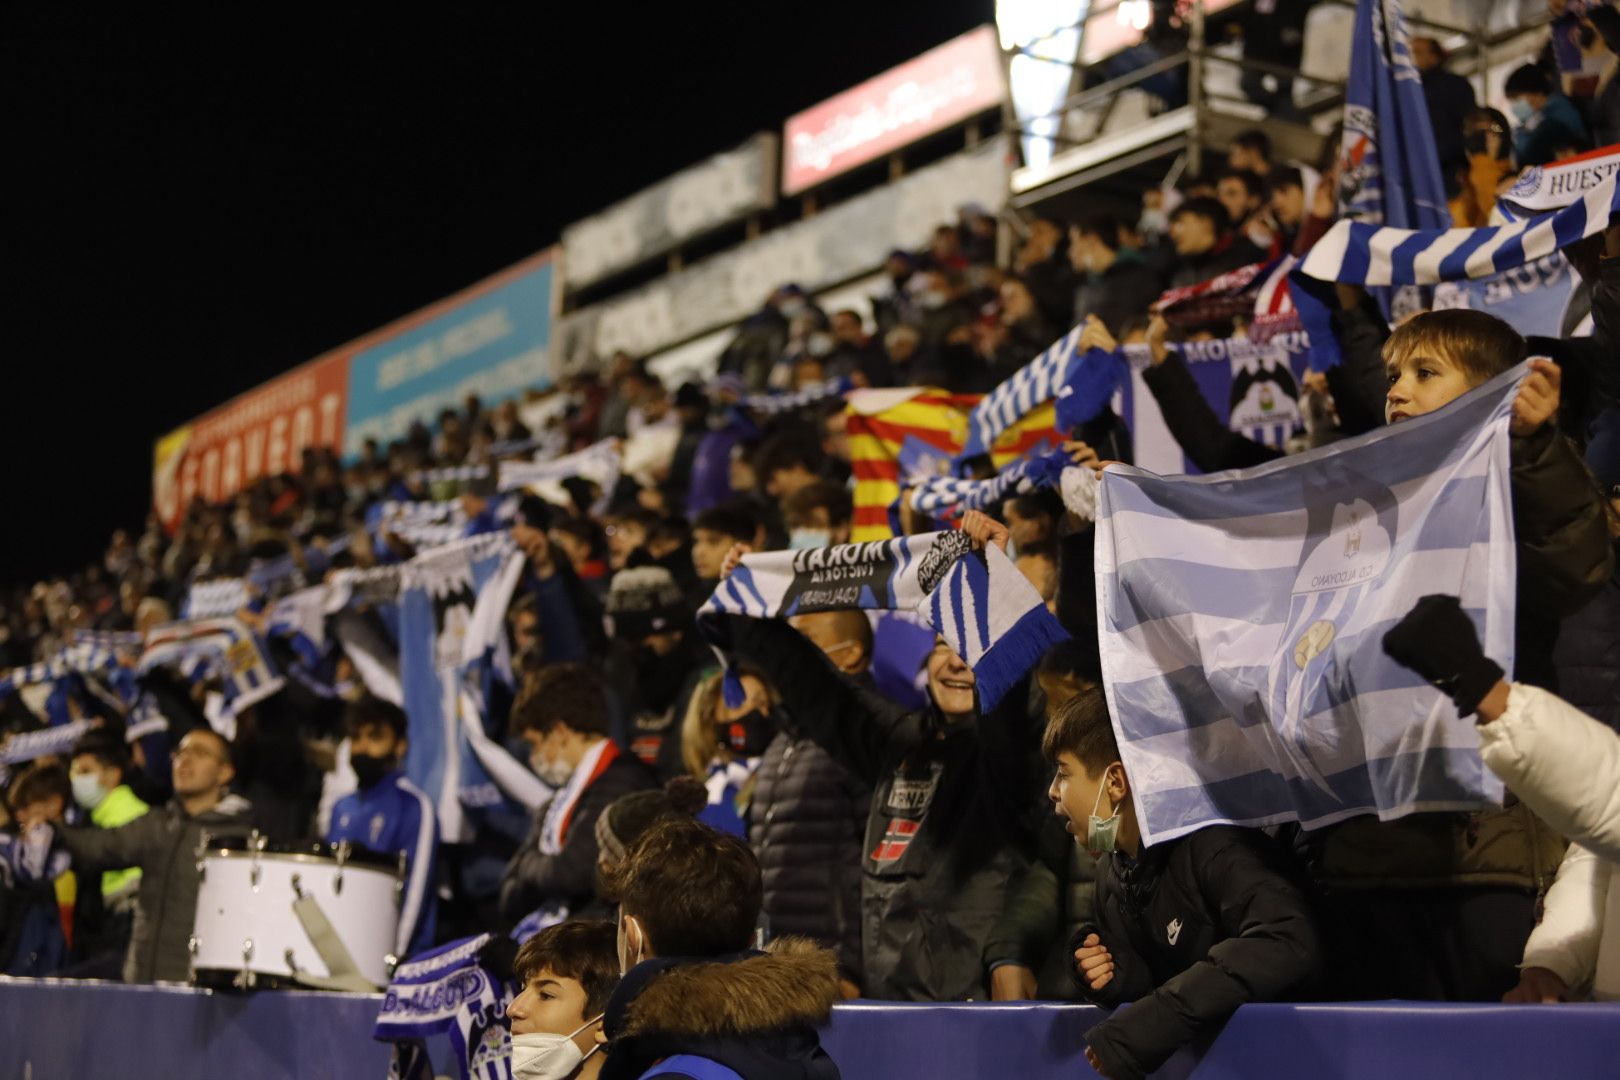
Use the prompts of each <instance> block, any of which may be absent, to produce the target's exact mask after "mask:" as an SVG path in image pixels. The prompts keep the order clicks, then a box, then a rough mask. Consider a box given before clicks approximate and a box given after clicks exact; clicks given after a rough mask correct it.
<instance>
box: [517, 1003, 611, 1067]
mask: <svg viewBox="0 0 1620 1080" xmlns="http://www.w3.org/2000/svg"><path fill="white" fill-rule="evenodd" d="M600 1019H602V1018H601V1017H600V1016H598V1017H596V1018H595V1019H592V1020H587V1021H585V1023H584V1024H582V1025H581V1026H579V1027H577V1028H575V1029H574V1030H573V1032H572V1033H571V1034H568V1035H555V1034H552V1033H551V1032H549V1031H537V1032H534V1033H532V1034H528V1035H514V1036H512V1078H513V1080H565V1078H566V1077H569V1076H572V1075H574V1071H575V1070H576V1069H578V1068H579V1067H580V1066H581V1065H583V1064H585V1059H586V1058H588V1057H590V1056H591V1054H594V1053H596V1051H597V1050H599V1049H600V1047H599V1046H593V1047H591V1053H590V1054H587V1053H584V1052H583V1051H581V1050H580V1048H579V1044H578V1043H576V1042H575V1041H574V1036H575V1035H578V1034H579V1033H580V1032H582V1031H584V1030H585V1029H586V1028H588V1027H590V1026H591V1025H592V1024H594V1023H596V1022H597V1021H598V1020H600Z"/></svg>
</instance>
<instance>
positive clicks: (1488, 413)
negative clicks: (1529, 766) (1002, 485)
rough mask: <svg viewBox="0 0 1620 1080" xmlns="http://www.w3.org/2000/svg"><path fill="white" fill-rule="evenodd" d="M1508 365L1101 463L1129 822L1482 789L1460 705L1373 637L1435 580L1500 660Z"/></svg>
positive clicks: (1102, 585) (1370, 806) (1194, 821)
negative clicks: (1264, 454) (1346, 423)
mask: <svg viewBox="0 0 1620 1080" xmlns="http://www.w3.org/2000/svg"><path fill="white" fill-rule="evenodd" d="M1526 367H1527V365H1520V367H1519V368H1517V369H1515V370H1514V371H1511V372H1507V373H1504V374H1503V375H1501V376H1499V377H1498V378H1496V379H1494V380H1492V381H1491V382H1489V383H1487V384H1486V385H1485V386H1483V387H1481V388H1479V389H1477V390H1475V391H1473V392H1472V393H1470V394H1467V395H1465V396H1464V397H1462V398H1460V399H1459V400H1457V401H1456V402H1453V403H1452V404H1451V405H1449V406H1447V407H1445V408H1443V409H1441V410H1439V411H1437V412H1434V413H1430V414H1428V415H1426V416H1422V417H1418V418H1416V419H1414V420H1408V421H1405V422H1403V423H1401V424H1398V425H1396V426H1393V427H1388V428H1383V429H1380V430H1378V431H1375V432H1371V433H1369V434H1366V435H1363V436H1360V437H1359V438H1355V439H1350V440H1347V441H1345V442H1340V443H1335V444H1332V445H1330V446H1326V447H1322V448H1320V449H1318V450H1313V451H1309V452H1307V453H1304V454H1300V455H1297V456H1295V457H1291V458H1287V459H1284V460H1282V461H1278V462H1273V463H1271V464H1268V465H1264V466H1260V467H1258V468H1254V469H1248V470H1241V471H1233V472H1225V473H1219V474H1216V475H1213V476H1204V477H1170V478H1165V477H1158V476H1154V475H1152V474H1151V473H1146V472H1143V471H1141V470H1139V469H1134V468H1130V467H1111V468H1109V469H1108V470H1106V471H1105V472H1104V474H1103V482H1102V485H1101V489H1100V492H1099V495H1098V516H1097V545H1096V574H1097V593H1098V624H1099V628H1100V631H1101V645H1102V662H1103V674H1104V682H1105V686H1106V690H1107V695H1108V704H1109V708H1110V711H1111V713H1112V716H1113V721H1114V728H1115V733H1116V734H1117V735H1118V736H1119V743H1120V752H1121V755H1122V757H1123V760H1124V762H1125V767H1126V770H1127V771H1128V772H1129V774H1130V777H1131V786H1132V789H1133V791H1134V793H1135V796H1136V799H1137V804H1136V805H1137V814H1138V820H1139V822H1140V824H1141V826H1142V833H1143V837H1144V839H1145V841H1146V842H1148V843H1150V844H1151V843H1156V842H1158V841H1160V840H1167V839H1171V838H1173V837H1176V836H1181V835H1183V834H1185V833H1189V832H1192V831H1194V830H1196V829H1199V828H1202V827H1204V826H1206V825H1211V824H1216V823H1232V824H1239V825H1249V826H1261V825H1271V824H1276V823H1279V822H1284V821H1298V822H1301V823H1303V824H1305V825H1307V826H1320V825H1326V824H1328V823H1330V822H1334V821H1338V820H1342V819H1344V818H1348V817H1351V816H1354V815H1358V814H1367V813H1376V814H1378V815H1379V816H1380V817H1383V818H1386V819H1387V818H1393V817H1399V816H1401V815H1404V814H1409V813H1413V812H1416V811H1420V810H1458V809H1471V808H1476V807H1478V806H1480V805H1481V804H1483V803H1486V802H1491V801H1500V799H1501V796H1502V785H1501V783H1500V781H1498V780H1496V779H1495V778H1494V777H1493V776H1492V774H1491V773H1490V772H1489V771H1488V770H1487V769H1485V768H1484V766H1483V764H1482V763H1481V761H1480V758H1479V751H1478V746H1479V742H1478V736H1477V733H1476V731H1475V728H1474V725H1473V724H1472V723H1471V722H1470V721H1469V720H1466V719H1462V718H1459V717H1458V716H1457V712H1456V709H1455V707H1453V706H1452V704H1451V702H1450V701H1449V700H1448V699H1446V698H1445V697H1444V696H1443V695H1442V694H1440V692H1439V691H1437V690H1435V689H1434V688H1432V687H1430V686H1429V685H1427V684H1426V683H1425V682H1424V681H1423V680H1422V679H1421V678H1419V677H1418V676H1416V675H1415V674H1413V673H1412V672H1410V671H1408V670H1407V669H1405V668H1403V667H1401V666H1400V665H1399V664H1397V663H1395V662H1394V661H1393V660H1391V659H1389V658H1388V657H1387V656H1386V655H1385V654H1384V651H1383V649H1382V648H1381V646H1380V641H1381V639H1382V636H1383V634H1384V632H1385V631H1386V630H1388V629H1389V627H1391V626H1392V625H1394V623H1396V622H1397V621H1399V619H1400V618H1401V617H1402V616H1403V615H1405V614H1406V612H1407V611H1408V610H1410V608H1411V607H1412V605H1413V604H1414V603H1415V602H1416V601H1417V599H1418V598H1419V597H1420V596H1423V595H1426V594H1428V593H1435V592H1444V593H1450V594H1452V595H1455V596H1459V597H1461V599H1462V603H1463V607H1464V608H1465V609H1466V610H1467V611H1468V612H1469V614H1470V615H1471V616H1472V617H1473V619H1474V621H1475V624H1476V625H1477V626H1478V627H1479V629H1480V631H1481V634H1480V636H1481V640H1482V641H1483V642H1484V645H1485V651H1486V653H1487V654H1488V655H1490V656H1491V657H1492V658H1493V659H1495V660H1496V661H1497V662H1499V663H1501V664H1502V666H1503V668H1504V670H1507V671H1511V670H1512V666H1513V645H1514V639H1513V619H1514V611H1515V591H1514V583H1515V581H1516V579H1517V575H1516V559H1515V551H1514V539H1513V521H1512V503H1511V496H1510V494H1509V468H1510V467H1509V461H1508V435H1507V426H1508V422H1509V420H1510V418H1511V415H1512V401H1513V395H1514V391H1515V389H1516V387H1517V384H1518V381H1519V379H1520V378H1521V377H1522V376H1523V375H1524V373H1525V370H1526Z"/></svg>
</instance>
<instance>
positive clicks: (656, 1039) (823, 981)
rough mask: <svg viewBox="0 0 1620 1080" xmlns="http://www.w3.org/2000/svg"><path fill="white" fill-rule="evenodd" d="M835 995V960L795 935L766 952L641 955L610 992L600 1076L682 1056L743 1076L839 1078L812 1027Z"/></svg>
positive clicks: (632, 1072) (759, 1079)
mask: <svg viewBox="0 0 1620 1080" xmlns="http://www.w3.org/2000/svg"><path fill="white" fill-rule="evenodd" d="M837 1000H838V961H837V958H836V957H834V955H833V954H832V953H831V952H830V951H828V950H826V949H822V948H818V947H816V946H815V945H812V944H810V943H809V942H806V941H802V940H799V939H796V938H780V939H778V940H777V941H776V942H774V943H773V944H772V947H771V950H770V951H769V952H765V953H757V952H750V953H745V954H743V955H741V956H737V957H719V958H714V959H707V958H703V959H678V958H668V959H665V958H659V959H653V960H648V961H645V962H643V963H641V964H637V965H636V966H635V967H633V968H631V969H630V971H629V972H628V973H627V974H626V975H625V977H624V979H623V981H621V982H620V983H619V988H618V989H617V990H615V991H614V992H613V996H612V998H610V999H609V1000H608V1005H607V1013H606V1016H605V1019H604V1021H603V1025H602V1026H603V1030H604V1031H605V1032H606V1033H607V1036H608V1038H609V1039H610V1040H612V1041H611V1042H610V1044H609V1046H608V1058H607V1063H606V1065H604V1066H603V1068H602V1080H630V1078H632V1077H638V1076H641V1075H642V1074H644V1073H645V1072H646V1071H647V1070H648V1069H649V1068H651V1067H652V1066H653V1065H655V1064H657V1063H658V1062H660V1061H663V1060H664V1059H666V1058H670V1057H675V1056H676V1055H683V1054H684V1055H692V1056H695V1057H702V1058H708V1059H709V1060H710V1061H715V1062H719V1063H720V1064H721V1065H724V1066H726V1067H727V1068H729V1069H732V1070H734V1071H736V1072H737V1073H739V1074H740V1075H741V1076H742V1077H743V1078H744V1080H766V1078H769V1080H838V1076H839V1072H838V1066H837V1065H835V1064H833V1060H832V1058H830V1057H828V1056H827V1052H826V1051H825V1050H823V1049H822V1048H821V1041H820V1039H819V1038H818V1037H817V1035H816V1028H818V1027H820V1026H821V1025H822V1024H825V1023H826V1022H827V1018H828V1017H829V1016H830V1015H831V1014H832V1006H833V1003H834V1002H835V1001H837ZM664 1075H670V1076H681V1075H683V1074H681V1073H679V1072H673V1073H666V1074H664Z"/></svg>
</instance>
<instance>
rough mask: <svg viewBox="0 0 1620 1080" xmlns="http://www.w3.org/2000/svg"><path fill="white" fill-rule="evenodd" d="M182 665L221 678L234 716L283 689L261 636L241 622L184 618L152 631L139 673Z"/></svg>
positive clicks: (193, 670) (228, 619)
mask: <svg viewBox="0 0 1620 1080" xmlns="http://www.w3.org/2000/svg"><path fill="white" fill-rule="evenodd" d="M169 664H174V665H179V667H180V669H181V671H182V672H189V673H191V674H195V673H196V671H197V670H198V669H199V668H202V667H206V668H208V669H209V670H211V671H213V672H215V673H217V674H218V675H219V677H220V681H221V683H222V685H223V689H224V694H225V704H226V706H227V708H229V709H230V710H231V711H232V712H233V713H234V712H236V711H239V710H241V709H246V708H248V707H250V706H252V705H255V704H257V703H258V702H260V701H263V700H264V699H265V698H267V697H269V696H270V695H271V694H274V693H275V692H276V691H278V690H280V689H281V688H282V686H283V685H284V680H283V679H282V677H281V676H280V675H279V674H277V673H276V669H275V666H274V665H273V664H271V662H270V657H269V656H268V655H267V654H266V653H265V651H264V645H263V643H261V642H260V641H259V639H258V635H256V634H254V632H253V631H252V630H251V629H249V628H248V626H247V625H246V624H245V623H243V622H242V621H241V620H240V619H234V618H221V619H185V620H181V621H179V622H171V623H164V624H163V625H162V626H157V627H153V628H152V630H151V632H149V633H148V634H147V635H146V651H145V652H143V653H142V654H141V659H140V663H139V664H138V665H137V670H138V671H140V672H141V673H142V674H144V673H146V672H148V671H150V670H152V669H153V668H154V667H158V666H160V665H169Z"/></svg>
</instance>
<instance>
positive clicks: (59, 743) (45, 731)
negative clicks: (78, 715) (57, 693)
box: [0, 720, 91, 785]
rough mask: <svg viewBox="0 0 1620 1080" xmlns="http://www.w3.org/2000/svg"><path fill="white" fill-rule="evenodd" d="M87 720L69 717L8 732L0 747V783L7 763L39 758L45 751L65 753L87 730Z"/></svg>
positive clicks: (3, 777) (88, 724) (11, 763)
mask: <svg viewBox="0 0 1620 1080" xmlns="http://www.w3.org/2000/svg"><path fill="white" fill-rule="evenodd" d="M90 727H91V725H90V721H88V720H73V721H70V722H68V723H66V724H57V725H55V726H54V727H48V728H41V729H40V730H38V731H24V732H21V733H20V734H17V735H12V736H11V737H9V738H8V739H6V740H5V745H4V746H3V747H0V785H3V784H5V783H6V781H7V779H8V778H9V775H10V768H9V767H10V766H12V765H21V764H22V763H23V762H25V761H33V760H34V759H35V758H42V757H44V756H45V755H46V754H55V755H59V756H61V755H66V754H67V753H68V752H70V751H71V750H72V749H73V747H74V745H75V744H76V743H77V742H78V741H79V740H80V739H81V738H83V737H84V735H85V734H86V733H87V732H88V731H89V730H90Z"/></svg>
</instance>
